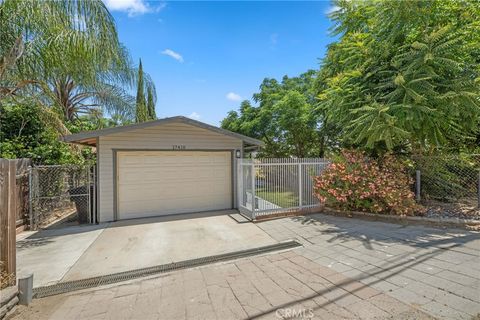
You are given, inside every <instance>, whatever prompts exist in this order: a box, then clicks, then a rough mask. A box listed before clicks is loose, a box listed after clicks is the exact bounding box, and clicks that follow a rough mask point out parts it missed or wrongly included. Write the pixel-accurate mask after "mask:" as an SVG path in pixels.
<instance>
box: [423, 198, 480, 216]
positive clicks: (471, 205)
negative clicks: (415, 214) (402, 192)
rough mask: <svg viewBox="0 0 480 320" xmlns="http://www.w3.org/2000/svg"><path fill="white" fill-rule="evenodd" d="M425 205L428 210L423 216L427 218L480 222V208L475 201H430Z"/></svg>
mask: <svg viewBox="0 0 480 320" xmlns="http://www.w3.org/2000/svg"><path fill="white" fill-rule="evenodd" d="M423 205H424V206H425V207H426V208H427V210H426V212H425V214H424V215H422V216H423V217H426V218H440V219H444V218H458V219H469V220H479V221H480V208H479V207H478V201H476V200H475V199H462V200H458V201H456V202H454V203H453V202H451V203H448V202H440V201H435V200H429V201H428V202H425V203H423Z"/></svg>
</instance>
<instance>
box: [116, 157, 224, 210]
mask: <svg viewBox="0 0 480 320" xmlns="http://www.w3.org/2000/svg"><path fill="white" fill-rule="evenodd" d="M231 163H232V160H231V153H230V152H223V151H222V152H206V151H205V152H203V151H145V152H137V151H135V152H119V153H118V154H117V166H118V176H117V188H118V194H117V209H118V218H119V219H131V218H140V217H152V216H159V215H166V214H175V213H187V212H199V211H208V210H222V209H230V208H232V167H231V165H232V164H231Z"/></svg>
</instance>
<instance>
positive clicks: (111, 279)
mask: <svg viewBox="0 0 480 320" xmlns="http://www.w3.org/2000/svg"><path fill="white" fill-rule="evenodd" d="M299 246H301V244H300V243H298V242H297V241H293V240H291V241H286V242H281V243H277V244H272V245H268V246H264V247H258V248H253V249H246V250H241V251H234V252H229V253H224V254H219V255H214V256H208V257H203V258H197V259H191V260H184V261H179V262H172V263H168V264H162V265H158V266H153V267H148V268H142V269H135V270H130V271H124V272H119V273H113V274H109V275H105V276H99V277H93V278H87V279H82V280H75V281H67V282H60V283H57V284H54V285H50V286H44V287H38V288H34V289H33V297H34V298H43V297H48V296H53V295H57V294H61V293H66V292H71V291H76V290H82V289H88V288H94V287H98V286H102V285H107V284H112V283H117V282H122V281H127V280H132V279H136V278H141V277H147V276H151V275H154V274H158V273H164V272H169V271H174V270H180V269H186V268H193V267H198V266H202V265H206V264H210V263H215V262H221V261H228V260H233V259H238V258H244V257H249V256H254V255H258V254H262V253H268V252H272V251H278V250H285V249H291V248H295V247H299Z"/></svg>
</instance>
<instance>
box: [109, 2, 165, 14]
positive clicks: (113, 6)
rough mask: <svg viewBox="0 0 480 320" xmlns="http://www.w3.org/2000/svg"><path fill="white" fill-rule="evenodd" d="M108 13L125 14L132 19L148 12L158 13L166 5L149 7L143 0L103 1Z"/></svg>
mask: <svg viewBox="0 0 480 320" xmlns="http://www.w3.org/2000/svg"><path fill="white" fill-rule="evenodd" d="M103 2H105V5H106V6H107V8H108V9H109V10H110V11H123V12H127V13H128V16H129V17H134V16H138V15H142V14H145V13H150V12H160V11H161V10H162V9H163V8H165V6H166V5H167V4H166V3H165V2H162V3H160V4H159V5H158V6H154V7H153V6H151V5H149V4H148V3H147V2H146V1H145V0H103Z"/></svg>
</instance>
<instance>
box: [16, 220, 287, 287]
mask: <svg viewBox="0 0 480 320" xmlns="http://www.w3.org/2000/svg"><path fill="white" fill-rule="evenodd" d="M229 213H235V211H221V212H214V213H196V214H188V215H177V216H170V217H158V218H148V219H136V220H128V221H127V220H126V221H119V222H113V223H108V224H101V225H98V226H80V227H67V228H61V229H52V230H43V231H40V232H37V233H34V234H25V235H23V236H21V238H20V239H19V241H17V274H18V275H19V277H22V276H24V275H26V274H28V273H33V274H34V287H39V286H44V285H49V284H54V283H57V282H62V281H71V280H79V279H84V278H89V277H94V276H100V275H107V274H111V273H116V272H122V271H128V270H133V269H139V268H145V267H151V266H155V265H161V264H166V263H170V262H177V261H182V260H187V259H193V258H200V257H205V256H210V255H216V254H221V253H225V252H232V251H237V250H243V249H250V248H256V247H260V246H265V245H270V244H274V243H277V242H278V241H276V240H274V239H273V238H272V237H271V236H269V235H268V234H267V233H266V232H264V231H263V230H262V229H260V228H259V227H257V226H256V225H255V224H252V223H238V222H236V221H235V220H234V219H232V218H231V217H229V216H228V214H229ZM22 238H23V239H22Z"/></svg>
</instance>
